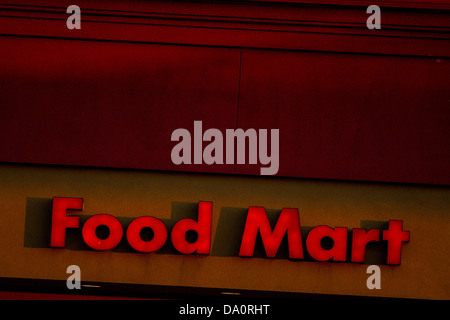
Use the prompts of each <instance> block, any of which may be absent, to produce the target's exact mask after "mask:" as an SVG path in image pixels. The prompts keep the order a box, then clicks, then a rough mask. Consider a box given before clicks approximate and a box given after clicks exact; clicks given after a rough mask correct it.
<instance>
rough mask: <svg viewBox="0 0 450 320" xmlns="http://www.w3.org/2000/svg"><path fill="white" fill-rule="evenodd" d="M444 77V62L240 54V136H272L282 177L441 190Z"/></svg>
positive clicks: (444, 175) (447, 70)
mask: <svg viewBox="0 0 450 320" xmlns="http://www.w3.org/2000/svg"><path fill="white" fill-rule="evenodd" d="M449 74H450V64H449V63H448V61H443V60H442V59H433V58H411V57H409V58H408V57H396V56H367V55H354V54H334V53H306V52H303V53H299V52H279V51H257V50H245V51H244V52H243V54H242V71H241V90H240V101H239V126H241V127H243V128H252V127H253V128H279V129H280V172H279V174H280V175H285V176H297V177H310V178H331V179H356V180H378V181H396V182H416V183H442V184H445V183H448V182H449V181H450V171H449V166H448V163H449V159H450V149H449V148H448V143H449V125H450V114H449V101H450V91H449V80H448V78H449ZM237 168H238V169H242V170H239V172H245V173H257V171H256V168H254V169H252V168H250V167H246V168H245V170H244V168H243V167H241V166H238V167H237Z"/></svg>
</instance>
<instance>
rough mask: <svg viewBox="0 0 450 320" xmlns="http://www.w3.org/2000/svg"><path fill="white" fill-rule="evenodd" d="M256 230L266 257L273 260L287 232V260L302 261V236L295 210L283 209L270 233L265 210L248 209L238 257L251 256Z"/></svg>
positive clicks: (257, 208) (260, 208)
mask: <svg viewBox="0 0 450 320" xmlns="http://www.w3.org/2000/svg"><path fill="white" fill-rule="evenodd" d="M258 230H259V234H260V235H261V239H262V242H263V245H264V249H265V250H266V255H267V257H269V258H274V257H275V256H276V254H277V252H278V248H279V247H280V244H281V240H283V237H284V234H285V233H286V232H287V237H288V246H289V258H291V259H303V247H302V235H301V231H300V219H299V216H298V210H297V209H283V210H282V211H281V214H280V216H279V217H278V221H277V224H276V226H275V228H274V230H273V232H272V230H271V228H270V224H269V220H268V219H267V215H266V210H265V209H264V208H262V207H250V208H249V209H248V214H247V221H246V222H245V229H244V234H243V236H242V242H241V248H240V250H239V256H241V257H251V256H253V252H254V250H255V242H256V235H257V233H258Z"/></svg>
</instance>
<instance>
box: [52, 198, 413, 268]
mask: <svg viewBox="0 0 450 320" xmlns="http://www.w3.org/2000/svg"><path fill="white" fill-rule="evenodd" d="M83 204H84V203H83V199H82V198H68V197H54V198H53V205H52V221H51V237H50V246H51V247H53V248H64V247H65V245H66V232H67V230H69V229H79V228H80V217H79V216H77V215H74V214H73V210H76V211H81V210H83ZM69 210H70V211H72V212H70V211H69ZM211 218H212V202H206V201H200V202H199V203H198V212H197V219H196V220H195V219H192V218H184V219H180V220H179V221H177V222H176V223H175V224H174V225H173V227H172V228H171V230H170V232H169V230H168V228H167V227H166V225H165V224H164V223H163V221H161V220H160V219H158V218H155V217H151V216H142V217H138V218H135V219H133V220H132V221H131V222H129V224H128V225H127V226H126V228H124V225H123V224H122V223H121V221H120V220H119V219H118V218H116V217H114V216H112V215H108V214H96V215H94V216H91V217H89V218H88V219H87V220H86V221H85V223H84V224H83V226H82V227H81V231H82V232H81V235H82V239H83V241H84V243H85V244H86V245H87V246H88V247H90V248H91V249H94V250H102V251H103V250H112V249H114V248H115V247H116V246H117V245H118V244H119V243H120V242H121V241H123V239H124V238H125V239H126V241H127V242H128V244H129V246H131V248H132V249H133V250H134V252H142V253H154V252H157V251H158V250H160V249H161V248H162V247H163V246H164V245H165V244H166V242H168V241H171V243H172V245H173V247H174V248H175V249H176V251H177V252H178V253H181V254H202V255H209V254H210V253H211V221H212V219H211ZM99 228H103V229H106V232H104V234H103V235H100V234H99V232H98V230H99ZM125 229H126V231H124V230H125ZM144 230H149V231H150V234H151V236H150V237H147V238H146V237H143V231H144ZM169 234H170V238H169ZM192 234H194V236H192ZM349 234H350V233H349V230H348V228H346V227H335V228H332V227H329V226H325V225H320V226H316V227H314V228H312V229H311V230H310V231H309V232H308V233H307V236H306V238H303V237H302V236H304V235H302V228H301V226H300V218H299V211H298V209H293V208H285V209H282V210H281V213H280V214H279V216H278V219H277V221H276V223H275V225H274V227H272V226H271V224H270V222H269V219H268V216H267V213H266V210H265V209H264V208H263V207H249V208H248V211H247V216H246V220H245V225H244V229H243V232H242V235H241V237H240V246H239V252H238V255H239V256H240V257H253V256H254V251H255V246H256V245H257V242H258V239H260V241H261V242H262V245H263V247H264V251H265V256H266V257H268V258H275V257H276V256H277V252H278V251H279V248H280V245H281V243H282V241H283V239H284V238H285V237H286V238H287V246H288V257H289V258H290V259H293V260H303V259H305V258H306V257H310V258H311V259H312V260H314V261H335V262H356V263H362V262H364V256H365V250H366V246H367V245H368V244H369V243H372V242H383V243H385V244H386V245H387V253H386V262H387V264H391V265H399V264H400V263H401V253H402V245H403V244H404V243H408V242H409V239H410V232H409V231H404V230H403V221H401V220H389V224H388V228H387V229H386V230H380V229H370V230H367V229H364V228H354V229H353V230H351V235H350V236H349ZM258 235H259V236H258ZM303 239H305V240H303ZM324 240H329V241H330V240H331V245H330V244H329V245H328V246H325V245H324ZM325 242H326V241H325ZM304 245H305V246H304ZM349 245H350V246H349Z"/></svg>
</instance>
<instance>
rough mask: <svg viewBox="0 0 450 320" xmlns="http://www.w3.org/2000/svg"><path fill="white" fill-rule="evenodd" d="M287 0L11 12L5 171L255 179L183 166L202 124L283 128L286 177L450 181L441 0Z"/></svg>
mask: <svg viewBox="0 0 450 320" xmlns="http://www.w3.org/2000/svg"><path fill="white" fill-rule="evenodd" d="M7 2H11V1H6V3H7ZM282 2H283V4H282V5H281V4H277V3H276V2H265V1H254V2H235V3H233V4H229V3H223V2H211V3H207V4H206V3H202V4H198V3H194V2H176V3H175V2H158V1H135V2H133V3H132V4H129V3H128V2H124V1H109V2H103V1H83V0H80V3H79V5H80V6H81V8H82V15H83V16H82V29H81V30H68V29H67V28H66V27H65V19H67V17H68V15H67V14H66V13H65V8H66V7H64V6H65V5H66V4H65V3H61V2H59V1H53V0H46V1H36V2H33V3H31V2H29V1H19V2H11V3H10V4H3V5H0V11H1V13H2V18H1V19H0V24H1V32H0V42H1V45H0V59H1V60H0V88H1V89H0V90H1V95H0V161H3V162H23V163H38V164H60V165H77V166H101V167H118V168H138V169H152V170H177V171H198V172H219V173H238V174H259V169H260V167H261V166H260V165H256V166H253V167H250V166H248V165H236V166H234V165H212V166H207V165H180V166H176V165H174V164H172V161H171V158H170V154H171V149H172V147H173V146H174V145H175V142H171V141H170V136H171V133H172V131H173V130H175V129H177V128H186V129H188V130H190V131H191V132H193V122H194V120H202V121H203V127H204V130H206V129H207V128H218V129H220V130H222V132H224V130H225V129H227V128H236V126H238V127H240V128H243V129H247V128H255V129H259V128H267V129H270V128H274V129H275V128H278V129H280V170H279V172H278V175H281V176H289V177H307V178H324V179H351V180H368V181H386V182H405V183H427V184H428V183H429V184H449V183H450V169H449V166H448V163H450V152H449V148H448V146H449V143H450V128H449V124H450V112H449V110H450V108H449V101H450V93H449V92H450V90H449V88H450V79H449V74H450V72H449V71H450V70H449V60H448V58H449V57H450V41H449V40H450V36H449V33H450V25H449V24H448V21H449V20H448V17H449V15H450V13H449V11H448V8H446V7H445V4H443V3H441V2H440V1H438V0H436V1H434V2H433V3H430V4H429V6H428V7H427V5H426V4H425V3H423V2H421V1H414V2H410V6H406V5H404V4H403V2H402V1H389V3H388V2H383V3H384V4H386V6H387V8H383V13H382V23H383V28H382V29H381V30H368V29H367V28H366V26H365V19H366V18H367V14H366V13H365V11H364V10H363V9H364V8H362V7H360V6H355V5H353V4H354V3H353V1H327V4H333V5H326V6H321V5H317V7H315V6H314V5H304V4H301V3H300V2H303V1H293V2H296V3H291V4H289V3H290V2H291V1H282ZM323 3H325V2H323ZM323 3H322V4H323ZM67 5H69V3H68V4H67ZM436 6H440V7H442V9H443V10H440V11H436V10H429V9H432V8H436ZM391 7H394V8H391ZM398 7H400V9H399V8H398ZM411 7H412V8H428V9H422V10H417V9H414V10H411V9H408V10H407V9H406V8H411ZM388 8H390V9H388ZM402 8H405V9H402Z"/></svg>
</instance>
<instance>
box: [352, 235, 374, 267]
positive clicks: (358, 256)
mask: <svg viewBox="0 0 450 320" xmlns="http://www.w3.org/2000/svg"><path fill="white" fill-rule="evenodd" d="M370 241H380V230H378V229H372V230H369V231H366V229H359V228H357V229H353V239H352V262H364V252H365V250H366V245H367V244H368V243H369V242H370Z"/></svg>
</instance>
